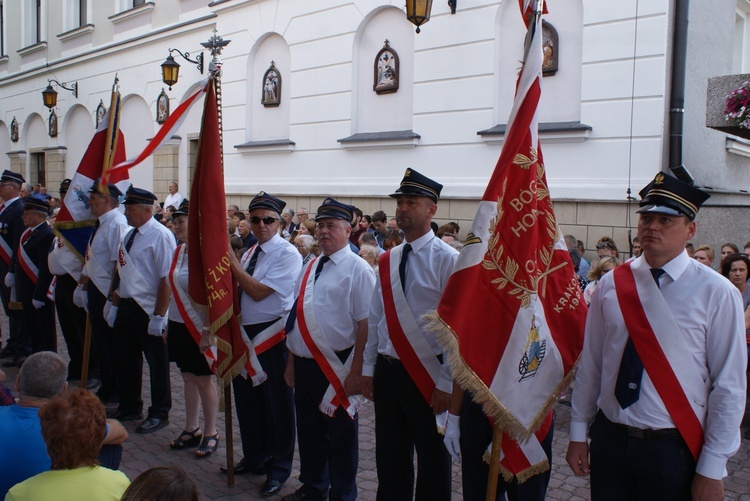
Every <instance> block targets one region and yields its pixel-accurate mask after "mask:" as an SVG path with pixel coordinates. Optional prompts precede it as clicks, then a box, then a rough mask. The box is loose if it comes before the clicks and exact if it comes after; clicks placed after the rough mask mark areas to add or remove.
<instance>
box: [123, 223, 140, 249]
mask: <svg viewBox="0 0 750 501" xmlns="http://www.w3.org/2000/svg"><path fill="white" fill-rule="evenodd" d="M136 233H138V228H133V233H131V234H130V238H128V241H127V242H125V250H126V251H127V252H130V248H131V247H132V246H133V240H135V234H136Z"/></svg>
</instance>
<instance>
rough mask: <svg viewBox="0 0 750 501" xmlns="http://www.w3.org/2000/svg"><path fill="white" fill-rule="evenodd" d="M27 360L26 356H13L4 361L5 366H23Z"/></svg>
mask: <svg viewBox="0 0 750 501" xmlns="http://www.w3.org/2000/svg"><path fill="white" fill-rule="evenodd" d="M25 361H26V357H13V358H11V359H10V360H6V361H5V362H3V367H21V365H22V364H23V363H24V362H25Z"/></svg>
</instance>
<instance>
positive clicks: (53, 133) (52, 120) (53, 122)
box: [49, 110, 57, 137]
mask: <svg viewBox="0 0 750 501" xmlns="http://www.w3.org/2000/svg"><path fill="white" fill-rule="evenodd" d="M49 137H57V115H56V114H55V110H50V111H49Z"/></svg>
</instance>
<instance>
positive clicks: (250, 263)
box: [222, 191, 302, 497]
mask: <svg viewBox="0 0 750 501" xmlns="http://www.w3.org/2000/svg"><path fill="white" fill-rule="evenodd" d="M285 205H286V203H285V202H284V201H282V200H279V199H278V198H276V197H274V196H271V195H269V194H267V193H264V192H262V191H261V192H260V193H258V194H257V195H256V196H255V198H253V200H252V201H251V202H250V206H249V207H248V210H249V211H250V228H251V230H252V232H253V234H254V235H255V238H257V239H258V244H257V245H255V246H253V248H251V249H249V250H248V251H247V252H246V253H245V254H244V255H243V256H242V259H241V260H238V259H237V257H236V256H235V255H234V253H233V252H230V253H229V258H230V262H231V268H232V275H233V276H234V278H235V279H236V280H237V281H238V282H239V288H240V306H241V310H242V326H243V329H244V331H245V334H246V335H247V338H248V339H249V340H250V341H251V342H252V348H253V353H251V354H250V355H251V356H250V359H251V363H252V366H253V373H251V374H249V375H248V377H247V378H243V377H241V376H238V377H237V378H235V380H234V381H233V383H232V386H233V387H234V396H235V406H236V408H237V420H238V421H239V425H240V436H241V438H242V451H243V454H244V457H243V459H242V460H241V461H240V462H239V463H237V466H236V467H235V470H234V471H235V473H237V474H239V475H241V474H243V473H247V472H252V473H255V474H258V475H263V474H264V475H266V483H265V485H264V486H263V488H262V489H261V491H260V494H261V496H264V497H268V496H273V495H274V494H277V493H278V492H279V491H280V490H281V486H282V484H283V483H284V482H285V481H286V479H287V478H289V475H290V474H291V472H292V459H293V456H294V438H295V428H294V401H293V393H292V389H291V388H289V387H288V386H287V385H286V383H285V382H284V369H285V368H286V362H287V356H288V355H287V349H286V344H285V343H283V342H282V341H283V340H284V324H285V323H286V318H287V315H288V314H289V310H291V308H292V303H293V302H294V286H295V282H296V280H297V277H298V276H299V274H300V271H301V270H302V257H301V256H300V254H299V252H297V250H296V249H295V248H294V246H293V245H292V244H290V243H289V242H287V241H286V240H284V239H283V238H282V237H281V236H280V235H279V225H280V223H279V220H280V219H281V211H282V210H283V209H284V206H285ZM222 471H225V470H223V469H222Z"/></svg>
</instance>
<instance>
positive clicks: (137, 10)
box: [108, 2, 155, 24]
mask: <svg viewBox="0 0 750 501" xmlns="http://www.w3.org/2000/svg"><path fill="white" fill-rule="evenodd" d="M154 6H155V4H154V2H146V3H144V4H143V5H139V6H138V7H133V8H132V9H128V10H124V11H122V12H118V13H117V14H115V15H114V16H109V18H108V19H109V20H110V21H112V23H113V24H118V23H121V22H123V21H126V20H128V19H131V18H134V17H138V16H141V15H143V14H147V13H149V12H151V11H152V10H154Z"/></svg>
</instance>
